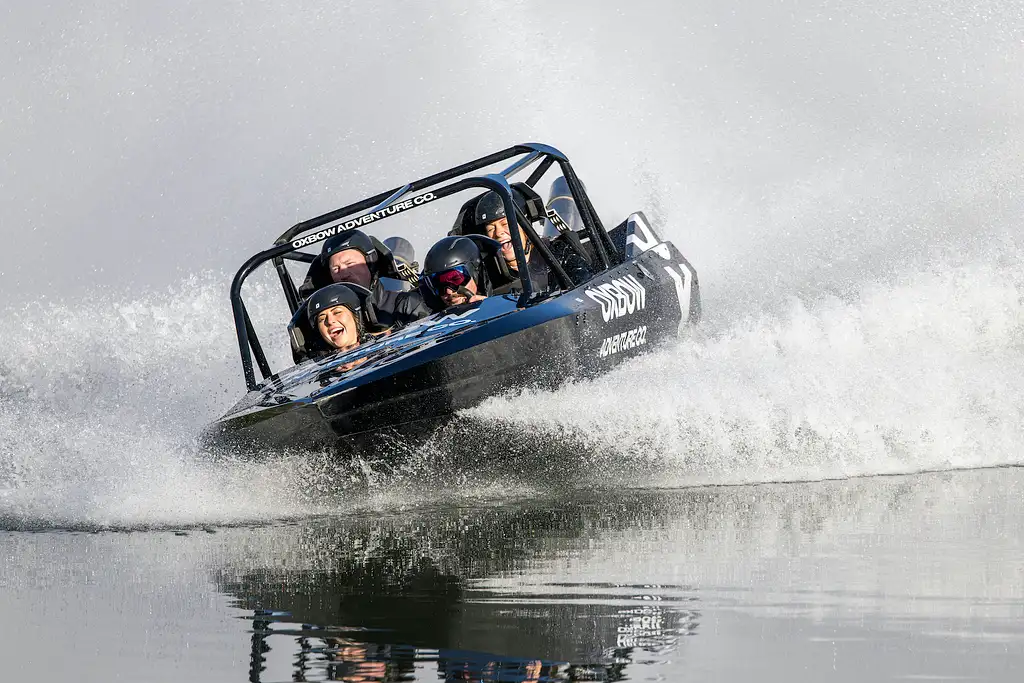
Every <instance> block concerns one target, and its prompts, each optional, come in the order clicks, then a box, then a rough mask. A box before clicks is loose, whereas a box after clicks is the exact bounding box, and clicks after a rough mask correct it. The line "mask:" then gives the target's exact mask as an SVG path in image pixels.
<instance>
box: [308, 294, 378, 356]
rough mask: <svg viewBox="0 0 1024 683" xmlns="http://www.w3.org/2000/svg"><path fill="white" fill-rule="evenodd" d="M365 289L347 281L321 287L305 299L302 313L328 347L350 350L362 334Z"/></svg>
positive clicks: (364, 322)
mask: <svg viewBox="0 0 1024 683" xmlns="http://www.w3.org/2000/svg"><path fill="white" fill-rule="evenodd" d="M368 294H369V291H368V290H366V289H365V288H363V287H360V286H359V285H353V284H348V283H338V284H333V285H330V286H328V287H324V288H323V289H321V290H320V291H318V292H316V293H315V294H314V295H313V296H311V297H310V298H309V301H308V302H307V304H306V315H307V316H308V318H309V325H310V327H313V328H316V330H317V331H318V332H319V333H320V337H321V338H322V339H323V340H324V342H325V343H326V344H327V345H328V346H330V347H331V350H332V351H334V350H339V351H351V350H352V349H354V348H356V347H357V346H359V344H360V343H361V342H362V340H363V337H364V336H365V335H366V321H365V316H366V313H365V310H366V305H367V304H366V298H367V296H368Z"/></svg>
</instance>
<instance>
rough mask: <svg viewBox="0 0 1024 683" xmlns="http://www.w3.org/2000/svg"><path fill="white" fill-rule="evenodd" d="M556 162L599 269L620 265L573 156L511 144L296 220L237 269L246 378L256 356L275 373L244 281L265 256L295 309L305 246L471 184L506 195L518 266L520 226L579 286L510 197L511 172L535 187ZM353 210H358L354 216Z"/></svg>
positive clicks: (250, 384) (234, 306)
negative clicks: (502, 165) (295, 270)
mask: <svg viewBox="0 0 1024 683" xmlns="http://www.w3.org/2000/svg"><path fill="white" fill-rule="evenodd" d="M514 157H518V158H517V159H516V160H515V161H514V162H513V163H512V164H511V165H510V166H508V167H507V168H506V169H504V170H503V171H501V172H500V173H491V174H486V175H482V176H474V177H469V178H462V179H461V180H455V182H451V183H449V184H447V185H442V183H447V182H448V181H451V180H454V179H456V178H459V177H460V176H464V175H467V174H469V173H473V172H474V171H478V170H480V169H482V168H486V167H487V166H491V165H493V164H496V163H499V162H502V161H505V160H507V159H511V158H514ZM555 163H557V164H558V165H559V168H560V170H561V172H562V175H563V176H564V178H565V180H566V183H567V184H568V186H569V190H570V192H571V193H572V196H573V199H574V200H575V202H576V206H577V208H578V210H579V213H580V218H581V219H582V221H583V226H584V230H585V232H586V234H587V237H589V238H590V243H591V244H592V245H593V248H594V252H595V254H596V257H597V260H598V262H599V265H600V270H602V271H603V270H607V269H608V268H610V267H611V266H612V265H613V264H617V263H619V262H620V261H621V255H620V254H619V253H618V250H617V249H616V248H615V245H614V244H613V243H612V240H611V238H610V237H609V236H608V233H607V231H606V230H605V229H604V225H603V224H602V223H601V219H600V218H599V217H598V215H597V212H596V211H595V210H594V206H593V204H592V203H591V201H590V198H589V197H588V196H587V193H586V190H585V189H584V188H583V184H582V183H581V182H580V180H579V178H578V177H577V176H576V172H575V171H574V170H573V168H572V164H570V163H569V159H568V158H567V157H566V156H565V155H564V154H562V153H561V152H560V151H558V150H557V149H555V148H554V147H550V146H548V145H543V144H539V143H526V144H521V145H515V146H514V147H509V148H508V149H504V150H502V151H500V152H495V153H493V154H489V155H487V156H485V157H481V158H479V159H476V160H475V161H470V162H468V163H465V164H462V165H461V166H456V167H455V168H451V169H448V170H447V171H442V172H440V173H435V174H434V175H431V176H427V177H426V178H422V179H420V180H416V181H414V182H411V183H408V184H406V185H403V186H402V187H396V188H394V189H392V190H388V191H387V192H382V193H381V194H378V195H375V196H373V197H369V198H367V199H364V200H362V201H359V202H356V203H354V204H349V205H348V206H343V207H341V208H340V209H335V210H333V211H329V212H327V213H325V214H323V215H321V216H317V217H316V218H310V219H309V220H306V221H302V222H301V223H297V224H295V225H293V226H292V227H291V228H289V229H288V230H286V231H285V232H284V233H282V235H281V236H280V237H278V238H277V240H275V242H274V246H273V247H271V248H269V249H266V250H264V251H261V252H259V253H258V254H256V255H254V256H253V257H251V258H250V259H249V260H247V261H246V262H245V263H244V264H242V267H241V268H239V269H238V272H237V273H235V277H234V279H233V280H232V281H231V311H232V315H233V318H234V323H235V332H236V334H237V336H238V350H239V352H240V354H241V357H242V372H243V373H244V375H245V385H246V388H247V389H248V390H249V391H252V390H254V389H256V388H257V387H258V384H257V382H256V375H255V371H254V369H253V357H255V359H256V365H257V366H258V367H259V369H260V374H262V376H263V378H264V379H267V378H269V377H270V376H271V375H272V374H273V372H272V371H271V369H270V365H269V363H268V362H267V357H266V354H264V352H263V347H262V345H261V344H260V341H259V338H258V337H257V336H256V330H255V328H254V327H253V324H252V320H251V319H250V318H249V313H248V311H247V310H246V307H245V302H244V301H242V284H243V283H244V282H245V280H246V278H248V277H249V275H250V274H252V272H253V271H254V270H256V268H258V267H259V266H261V265H262V264H264V263H266V262H267V261H273V262H274V267H275V269H276V270H277V274H278V277H279V279H280V281H281V286H282V287H283V289H284V295H285V298H286V299H287V301H288V307H289V309H290V310H291V312H292V313H293V314H294V313H295V312H296V311H297V310H298V309H299V306H300V305H301V303H302V302H301V298H300V296H299V292H298V289H297V288H296V286H295V282H294V281H293V280H292V277H291V274H290V273H289V271H288V268H287V265H286V264H285V261H289V260H290V261H300V262H304V263H311V262H312V261H313V260H314V259H315V258H316V256H315V255H313V254H309V253H306V252H300V251H299V249H301V248H302V247H305V246H309V245H311V244H316V243H319V242H322V241H324V240H326V239H328V238H329V237H331V236H332V235H334V234H336V233H337V232H339V231H341V230H347V229H349V228H360V227H364V226H367V225H370V224H372V223H375V222H377V221H379V220H382V219H384V218H387V217H389V216H392V215H395V214H398V213H402V212H404V211H406V210H409V209H412V208H416V207H418V206H421V205H423V204H427V203H429V202H432V201H434V200H436V199H441V198H443V197H447V196H450V195H453V194H456V193H458V192H461V191H463V190H466V189H469V188H473V187H479V188H481V189H484V190H493V191H494V192H497V193H498V195H500V196H501V200H502V203H503V204H504V207H505V215H506V216H507V217H508V222H509V232H510V237H511V238H512V246H513V249H514V250H515V254H516V259H517V260H518V261H519V262H520V263H525V262H526V256H525V246H524V244H523V242H522V240H521V239H520V236H519V231H518V230H516V227H518V226H520V225H521V226H522V228H523V232H525V233H526V235H527V237H528V238H529V239H530V242H531V244H533V245H534V247H535V248H536V250H537V252H538V253H539V254H540V256H541V257H542V258H543V259H544V260H545V262H546V263H547V265H548V267H549V268H550V269H551V272H552V274H554V276H555V277H556V278H557V279H558V280H559V282H560V283H561V285H562V287H563V288H564V289H571V288H572V287H574V286H576V284H578V283H574V282H573V281H572V280H571V278H570V277H569V276H568V275H567V274H566V272H565V269H564V268H563V267H562V265H561V264H560V263H559V262H558V261H557V260H556V259H555V257H554V255H553V254H552V253H551V250H550V249H549V248H548V247H547V245H546V244H545V243H544V242H543V241H542V240H541V239H540V238H539V236H538V235H537V233H536V231H535V230H534V228H533V226H532V225H531V222H530V220H529V219H528V218H527V217H526V216H524V215H523V214H522V212H521V211H519V210H518V208H517V206H516V204H515V202H514V201H513V199H512V188H511V186H510V185H509V182H508V179H509V178H511V177H512V176H513V175H516V174H518V173H521V172H523V171H524V170H526V169H528V168H530V167H534V168H533V170H532V172H531V173H530V175H529V177H528V178H527V179H526V181H525V182H526V184H527V185H529V186H530V187H531V188H533V187H534V185H536V184H537V183H538V182H539V181H540V179H541V178H542V177H543V176H544V174H545V173H547V172H548V170H549V169H550V168H551V166H552V165H553V164H555ZM437 185H441V187H435V186H437ZM429 188H434V189H430V191H428V192H421V191H422V190H427V189H429ZM417 192H420V194H413V193H417ZM355 214H359V215H358V216H356V217H355V218H351V217H352V216H353V215H355ZM325 226H326V227H325ZM318 229H319V230H318ZM613 259H614V262H613ZM521 285H522V293H521V294H520V296H519V299H518V301H517V306H518V307H519V308H524V307H526V306H529V305H530V303H531V299H532V298H533V295H534V292H533V286H532V283H531V282H530V278H528V277H524V278H522V279H521Z"/></svg>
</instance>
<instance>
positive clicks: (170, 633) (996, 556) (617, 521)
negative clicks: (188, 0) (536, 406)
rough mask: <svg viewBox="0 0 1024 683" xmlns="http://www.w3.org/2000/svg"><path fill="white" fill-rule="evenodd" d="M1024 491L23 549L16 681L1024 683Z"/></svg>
mask: <svg viewBox="0 0 1024 683" xmlns="http://www.w3.org/2000/svg"><path fill="white" fill-rule="evenodd" d="M1022 493H1024V469H1014V468H1009V469H995V470H985V471H972V472H956V473H942V474H933V475H921V476H913V477H891V478H871V479H861V480H845V481H835V482H824V483H816V484H795V485H771V486H753V487H731V488H729V487H725V488H704V489H691V490H678V491H652V490H636V491H626V492H613V491H591V492H579V491H576V492H572V493H567V494H564V495H555V494H554V493H549V494H547V497H542V498H538V497H534V498H532V499H525V498H517V499H516V500H515V501H510V500H507V499H505V500H497V499H495V498H493V497H492V498H490V499H488V500H481V499H479V498H473V497H472V496H469V497H467V496H466V495H462V496H461V497H460V496H457V495H454V494H452V495H451V497H448V498H445V499H444V501H443V502H441V501H439V500H438V499H437V498H435V499H434V503H432V504H431V505H430V506H423V505H420V506H417V507H412V508H405V507H401V506H396V505H395V504H394V503H393V502H390V503H387V504H384V505H379V506H377V507H371V506H369V504H367V506H364V508H363V511H362V512H360V513H358V514H351V513H346V514H344V515H342V514H339V515H336V516H329V517H323V518H318V519H310V520H305V521H301V522H290V523H277V524H273V525H270V526H264V527H257V528H221V529H194V530H188V531H187V532H181V533H182V534H183V535H179V534H175V533H171V532H168V531H165V532H152V531H150V532H142V533H129V534H126V533H97V534H83V533H59V532H46V533H10V532H7V533H2V532H0V634H2V637H0V679H2V680H8V679H11V680H16V679H17V678H18V677H21V678H23V679H26V680H28V679H31V680H57V679H62V680H63V679H68V678H75V679H81V680H108V679H110V680H113V679H132V678H138V679H145V680H167V681H173V682H174V683H179V682H180V681H186V680H187V681H190V682H191V681H200V682H202V681H225V680H246V679H247V678H248V679H249V680H251V681H260V682H261V683H277V682H281V681H314V680H348V681H436V680H447V681H466V680H469V681H473V680H475V681H533V680H537V681H540V680H557V681H584V680H603V681H616V680H630V681H635V680H680V679H685V678H697V679H708V678H710V679H713V680H722V681H746V680H750V679H751V678H754V677H756V678H757V680H760V681H769V682H770V681H783V680H785V681H790V680H816V679H822V680H830V681H850V682H851V683H853V682H856V683H863V681H866V680H870V681H874V680H904V679H920V678H942V679H972V680H988V681H1014V682H1015V681H1017V680H1019V671H1020V669H1021V667H1022V666H1024V573H1022V572H1024V508H1022V507H1021V505H1020V501H1021V495H1022ZM513 497H516V496H515V495H514V494H513V493H510V494H509V496H508V498H513ZM54 642H59V643H61V652H62V656H61V657H53V656H52V653H51V649H52V643H54Z"/></svg>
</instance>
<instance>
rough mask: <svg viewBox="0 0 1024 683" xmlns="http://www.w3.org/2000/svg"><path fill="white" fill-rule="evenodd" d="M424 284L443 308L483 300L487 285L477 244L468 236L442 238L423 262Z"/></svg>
mask: <svg viewBox="0 0 1024 683" xmlns="http://www.w3.org/2000/svg"><path fill="white" fill-rule="evenodd" d="M423 284H424V285H425V286H426V288H427V289H428V290H429V291H430V293H431V294H433V295H434V296H436V297H437V298H438V299H439V300H440V302H441V305H442V308H443V309H448V308H451V307H452V306H460V305H462V304H469V303H475V302H477V301H483V300H484V299H485V298H487V296H488V295H489V294H490V284H489V282H488V280H487V273H486V272H485V270H484V265H483V258H482V256H481V254H480V249H479V247H477V245H476V243H475V242H474V241H473V240H471V239H470V238H468V237H459V236H452V237H445V238H444V239H442V240H441V241H439V242H438V243H437V244H435V245H434V246H432V247H431V248H430V251H428V252H427V256H426V258H425V259H423Z"/></svg>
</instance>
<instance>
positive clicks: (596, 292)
mask: <svg viewBox="0 0 1024 683" xmlns="http://www.w3.org/2000/svg"><path fill="white" fill-rule="evenodd" d="M585 294H586V295H587V296H588V297H590V298H591V300H593V301H595V302H596V303H597V304H598V305H600V306H601V317H603V318H604V321H605V322H609V321H611V320H615V319H616V318H622V317H624V316H627V315H632V314H633V313H635V312H636V311H642V310H643V309H645V308H646V307H647V289H646V288H645V287H644V286H643V284H641V283H640V281H639V280H637V279H636V277H634V276H633V275H627V276H625V277H622V278H615V279H614V280H612V281H611V282H605V283H603V284H600V285H597V286H596V287H592V288H590V289H588V290H586V292H585Z"/></svg>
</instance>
